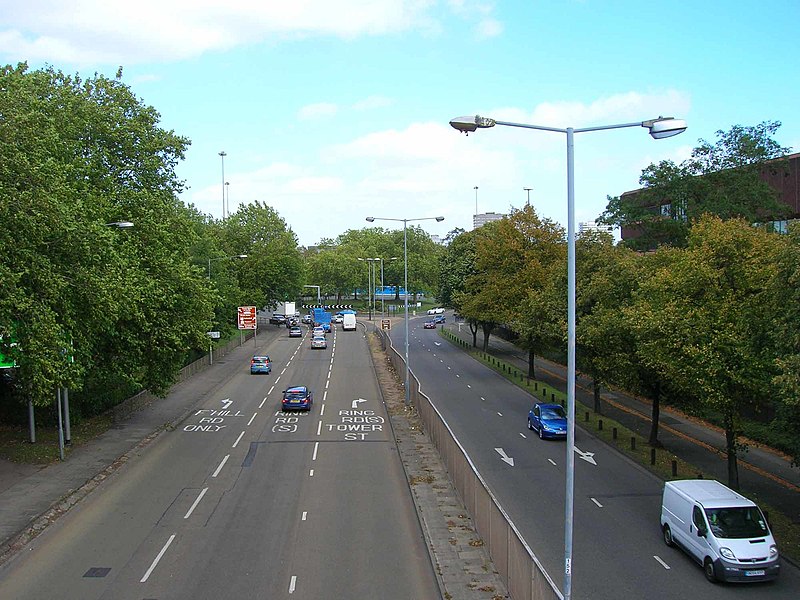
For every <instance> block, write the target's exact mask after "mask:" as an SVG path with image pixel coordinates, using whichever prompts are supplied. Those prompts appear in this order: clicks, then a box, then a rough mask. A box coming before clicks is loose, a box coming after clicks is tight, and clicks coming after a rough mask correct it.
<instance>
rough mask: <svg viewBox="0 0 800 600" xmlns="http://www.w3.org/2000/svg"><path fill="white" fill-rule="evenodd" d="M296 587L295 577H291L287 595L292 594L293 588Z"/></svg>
mask: <svg viewBox="0 0 800 600" xmlns="http://www.w3.org/2000/svg"><path fill="white" fill-rule="evenodd" d="M296 585H297V575H292V580H291V581H290V582H289V593H290V594H294V588H295V586H296Z"/></svg>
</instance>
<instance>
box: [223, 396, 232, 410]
mask: <svg viewBox="0 0 800 600" xmlns="http://www.w3.org/2000/svg"><path fill="white" fill-rule="evenodd" d="M231 404H233V400H231V399H230V398H225V400H223V401H222V408H223V409H226V410H227V408H228V407H229V406H230V405H231Z"/></svg>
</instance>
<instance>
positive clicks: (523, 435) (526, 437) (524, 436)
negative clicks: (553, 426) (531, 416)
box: [520, 432, 528, 440]
mask: <svg viewBox="0 0 800 600" xmlns="http://www.w3.org/2000/svg"><path fill="white" fill-rule="evenodd" d="M520 435H521V436H522V437H523V438H524V439H526V440H527V439H528V436H526V435H525V434H524V433H522V432H520Z"/></svg>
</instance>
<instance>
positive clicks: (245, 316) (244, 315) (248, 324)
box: [238, 306, 256, 329]
mask: <svg viewBox="0 0 800 600" xmlns="http://www.w3.org/2000/svg"><path fill="white" fill-rule="evenodd" d="M238 315H239V329H255V328H256V307H255V306H240V307H239V312H238Z"/></svg>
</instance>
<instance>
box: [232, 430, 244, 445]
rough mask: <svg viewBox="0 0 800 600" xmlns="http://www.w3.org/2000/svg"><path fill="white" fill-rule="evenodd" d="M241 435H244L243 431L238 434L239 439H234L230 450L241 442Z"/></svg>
mask: <svg viewBox="0 0 800 600" xmlns="http://www.w3.org/2000/svg"><path fill="white" fill-rule="evenodd" d="M243 435H244V431H243V432H242V433H240V434H239V437H238V438H236V441H235V442H233V446H231V448H236V446H238V445H239V440H241V439H242V436H243Z"/></svg>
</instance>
